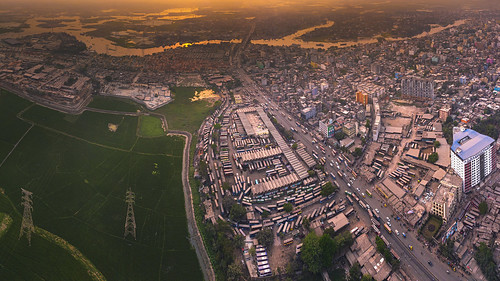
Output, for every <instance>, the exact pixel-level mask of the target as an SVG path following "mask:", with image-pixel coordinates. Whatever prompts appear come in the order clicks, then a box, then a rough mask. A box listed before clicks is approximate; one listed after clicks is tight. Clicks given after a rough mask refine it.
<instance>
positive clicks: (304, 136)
mask: <svg viewBox="0 0 500 281" xmlns="http://www.w3.org/2000/svg"><path fill="white" fill-rule="evenodd" d="M238 74H239V78H240V80H241V81H242V82H243V85H244V88H246V89H247V90H248V94H249V95H251V96H252V97H253V98H254V99H256V100H257V101H259V103H261V104H266V105H267V108H268V112H269V113H271V114H272V115H273V116H274V117H275V118H276V120H277V121H278V123H280V124H281V125H282V126H283V127H284V128H286V129H290V128H291V127H293V128H295V129H296V132H294V139H295V140H296V141H297V142H300V143H302V144H303V145H304V147H305V149H306V151H307V152H309V153H312V152H313V151H314V152H315V153H316V154H317V155H318V156H319V157H322V156H324V157H325V158H326V164H325V165H324V168H325V172H326V174H327V175H328V174H330V173H333V174H334V175H335V176H336V181H337V182H338V183H339V185H340V186H339V189H340V191H341V194H343V193H344V192H345V191H350V192H353V193H356V194H357V196H358V197H359V198H360V200H363V201H364V202H365V203H366V204H368V205H369V206H370V208H371V209H372V210H375V209H377V210H378V212H379V215H380V217H381V223H382V224H384V223H385V222H387V221H388V220H390V223H391V225H392V227H391V228H392V231H393V232H392V234H390V233H388V232H387V231H386V230H385V229H384V228H382V229H381V232H382V235H383V236H384V237H385V238H386V239H387V240H388V241H389V243H390V245H389V246H390V247H391V248H392V249H394V250H395V251H396V252H397V253H398V254H399V255H400V261H401V267H402V268H403V269H404V270H405V272H406V273H407V274H409V275H410V276H411V277H412V280H415V281H425V280H439V281H456V280H469V279H467V278H465V277H463V276H461V275H460V274H459V273H457V272H454V271H453V270H451V268H450V267H449V266H448V265H447V264H445V263H443V262H441V261H440V260H439V259H438V258H437V257H436V255H435V254H433V253H431V252H430V251H429V250H428V249H427V248H426V247H424V245H423V244H422V243H421V242H419V241H418V239H417V238H416V233H414V232H416V231H412V230H410V231H409V229H408V228H407V227H404V226H403V224H402V223H401V221H399V220H396V219H394V216H393V213H392V211H391V210H390V209H389V208H386V207H384V202H383V199H382V198H381V197H380V196H379V195H378V193H377V192H375V190H374V186H373V185H372V184H368V183H366V182H365V181H364V180H363V179H362V177H357V178H356V179H354V177H353V176H352V174H351V173H350V172H349V171H348V168H347V167H346V166H345V165H346V163H345V162H343V163H341V161H339V159H338V155H335V154H334V153H333V152H332V149H330V148H329V147H328V146H326V145H324V148H325V153H323V152H322V151H321V150H320V149H319V148H318V146H317V144H313V143H312V141H313V137H312V136H311V135H310V134H309V133H308V130H307V129H304V127H303V126H301V127H300V128H299V127H298V126H297V120H296V119H295V118H294V116H291V115H290V114H288V113H286V112H285V111H284V110H283V109H281V107H280V106H279V105H278V104H276V103H275V102H274V101H272V100H271V99H269V98H268V97H267V95H266V94H265V92H264V91H263V90H262V89H261V88H260V87H258V86H257V84H256V83H255V82H254V81H253V80H252V79H251V78H250V77H249V76H248V75H247V74H246V73H245V72H244V70H243V69H239V70H238ZM299 123H300V122H299ZM332 162H333V163H332ZM330 163H332V165H330ZM337 164H338V167H337ZM338 168H340V172H341V173H342V174H345V175H346V177H344V176H343V177H339V176H338V173H337V171H338V170H339V169H338ZM367 189H368V190H370V192H371V193H372V194H373V197H372V198H370V197H368V196H366V190H367ZM362 193H364V194H365V196H363V195H362ZM341 196H342V195H341ZM355 205H356V204H355ZM357 209H358V212H357V213H358V216H359V217H360V219H361V220H362V221H364V222H365V224H366V225H367V226H369V227H370V225H371V221H370V217H369V215H368V212H367V211H365V210H364V209H361V208H357ZM396 230H398V232H399V235H398V234H396V233H395V232H396ZM403 232H404V233H405V234H406V237H403V236H402V233H403ZM410 245H411V246H412V249H413V250H411V249H410ZM470 280H472V279H470Z"/></svg>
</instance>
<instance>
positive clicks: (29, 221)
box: [19, 188, 35, 246]
mask: <svg viewBox="0 0 500 281" xmlns="http://www.w3.org/2000/svg"><path fill="white" fill-rule="evenodd" d="M21 192H22V193H23V196H22V197H21V206H24V212H23V221H22V222H21V231H20V232H19V239H21V237H22V236H23V234H26V238H27V239H28V243H29V245H30V246H31V233H32V232H34V231H35V227H34V226H33V218H32V217H31V210H33V206H32V205H33V201H32V199H31V196H32V195H33V193H32V192H29V191H27V190H25V189H22V188H21Z"/></svg>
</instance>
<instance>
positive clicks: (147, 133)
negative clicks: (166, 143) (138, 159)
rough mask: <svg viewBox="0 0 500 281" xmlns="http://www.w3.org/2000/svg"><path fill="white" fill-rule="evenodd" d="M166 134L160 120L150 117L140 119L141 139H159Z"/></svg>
mask: <svg viewBox="0 0 500 281" xmlns="http://www.w3.org/2000/svg"><path fill="white" fill-rule="evenodd" d="M164 134H165V132H164V131H163V127H162V124H161V119H160V118H158V117H155V116H149V115H142V116H140V117H139V135H140V136H141V137H159V136H162V135H164Z"/></svg>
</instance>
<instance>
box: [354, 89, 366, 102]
mask: <svg viewBox="0 0 500 281" xmlns="http://www.w3.org/2000/svg"><path fill="white" fill-rule="evenodd" d="M356 102H359V103H362V104H363V105H366V104H367V103H368V94H367V93H364V92H361V91H359V92H356Z"/></svg>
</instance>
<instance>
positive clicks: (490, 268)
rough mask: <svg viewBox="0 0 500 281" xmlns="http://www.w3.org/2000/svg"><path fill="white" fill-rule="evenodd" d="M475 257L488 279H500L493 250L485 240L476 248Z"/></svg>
mask: <svg viewBox="0 0 500 281" xmlns="http://www.w3.org/2000/svg"><path fill="white" fill-rule="evenodd" d="M474 258H475V259H476V261H477V263H478V264H479V267H480V268H481V271H482V272H483V274H484V276H485V277H486V279H487V280H489V281H499V280H500V277H499V276H500V275H499V273H498V271H497V266H496V264H495V260H494V259H493V252H492V250H491V249H490V248H489V247H488V245H486V244H485V243H484V242H481V244H479V247H478V249H477V250H476V253H475V255H474Z"/></svg>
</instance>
